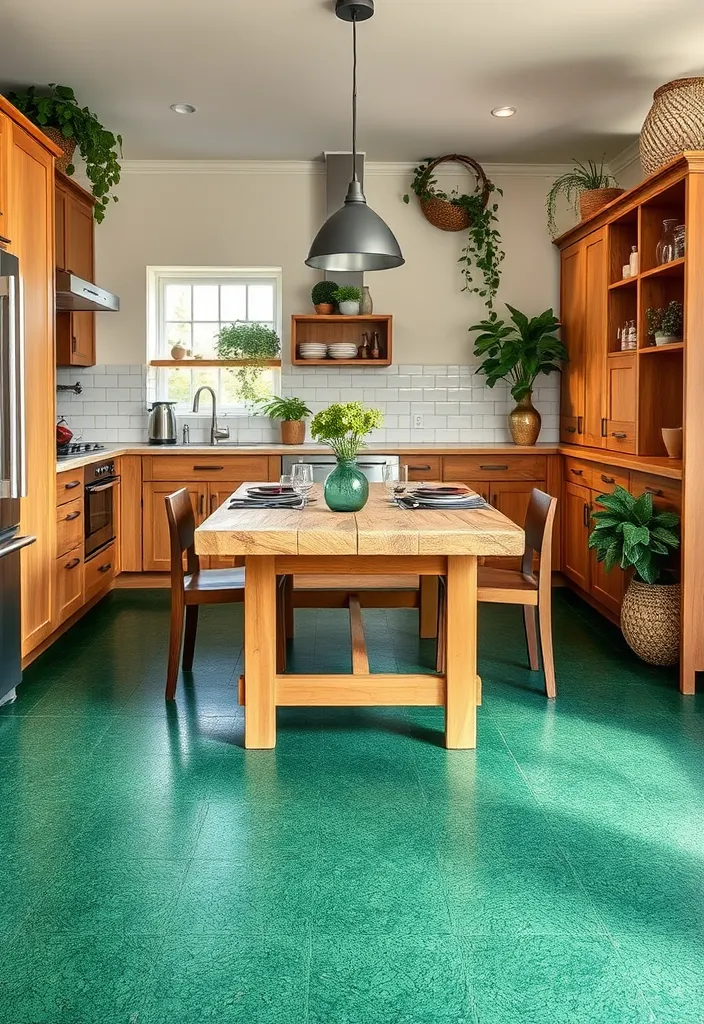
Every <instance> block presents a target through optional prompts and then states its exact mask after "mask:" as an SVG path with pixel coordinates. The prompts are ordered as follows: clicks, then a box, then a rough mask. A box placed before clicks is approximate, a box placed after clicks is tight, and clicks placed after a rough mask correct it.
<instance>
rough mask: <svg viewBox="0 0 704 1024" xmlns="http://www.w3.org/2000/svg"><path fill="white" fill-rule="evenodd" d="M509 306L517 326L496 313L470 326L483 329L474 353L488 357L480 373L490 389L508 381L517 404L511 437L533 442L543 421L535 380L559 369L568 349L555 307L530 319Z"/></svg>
mask: <svg viewBox="0 0 704 1024" xmlns="http://www.w3.org/2000/svg"><path fill="white" fill-rule="evenodd" d="M506 309H508V311H509V312H510V314H511V320H512V321H513V326H511V324H507V323H506V322H505V321H504V320H499V318H498V316H497V314H496V313H495V312H493V313H491V315H490V316H489V319H488V320H482V321H481V322H480V323H478V324H474V326H473V327H470V328H469V329H470V331H481V334H479V336H478V337H477V338H476V339H475V342H474V355H475V356H483V357H484V361H483V362H482V363H481V364H480V365H479V366H478V367H477V373H483V374H484V376H485V377H486V383H487V386H488V387H490V388H493V387H494V385H495V384H496V383H497V382H498V381H500V380H505V381H507V382H508V384H509V385H510V388H511V395H512V396H513V398H515V400H516V403H517V404H516V407H515V408H514V409H512V410H511V412H510V413H509V417H508V423H509V429H510V430H511V437H512V438H513V440H514V442H515V444H520V445H532V444H535V442H536V441H537V440H538V435H539V434H540V424H541V420H540V413H539V412H538V410H537V409H536V408H535V407H534V406H533V402H532V396H533V385H534V383H535V379H536V377H537V376H538V374H540V373H552V372H553V371H555V370H559V369H560V367H559V366H558V363H559V362H561V361H562V362H564V361H566V360H567V351H566V349H565V346H564V345H563V344H562V342H561V341H560V339H559V338H558V337H557V335H556V333H555V332H556V331H558V330H559V328H560V321H559V320H558V319H557V317H556V316H555V314H554V313H553V311H552V309H546V310H545V311H544V312H543V313H541V314H540V316H534V317H532V318H531V319H530V320H529V319H528V317H527V316H526V315H525V313H521V312H519V310H517V309H514V307H513V306H509V304H508V303H506Z"/></svg>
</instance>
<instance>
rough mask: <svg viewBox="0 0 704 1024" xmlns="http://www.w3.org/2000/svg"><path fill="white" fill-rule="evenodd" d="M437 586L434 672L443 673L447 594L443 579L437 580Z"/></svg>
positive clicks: (445, 648) (445, 651)
mask: <svg viewBox="0 0 704 1024" xmlns="http://www.w3.org/2000/svg"><path fill="white" fill-rule="evenodd" d="M438 584H439V586H438V631H437V637H438V638H437V649H436V651H437V653H436V655H435V671H436V672H444V671H445V668H446V664H447V660H446V659H447V593H446V590H445V581H444V579H439V580H438Z"/></svg>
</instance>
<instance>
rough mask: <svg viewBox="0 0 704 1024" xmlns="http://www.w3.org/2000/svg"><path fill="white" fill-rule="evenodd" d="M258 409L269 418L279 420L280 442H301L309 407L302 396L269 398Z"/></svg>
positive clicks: (304, 434) (304, 437)
mask: <svg viewBox="0 0 704 1024" xmlns="http://www.w3.org/2000/svg"><path fill="white" fill-rule="evenodd" d="M258 411H259V412H260V413H262V414H263V415H264V416H268V417H269V419H272V420H281V443H282V444H303V442H304V441H305V439H306V416H310V409H309V408H308V406H307V405H306V403H305V402H304V401H303V399H302V398H293V397H291V398H278V397H277V398H271V399H269V400H268V401H266V402H265V403H264V404H263V405H262V406H261V407H260V409H259V410H258Z"/></svg>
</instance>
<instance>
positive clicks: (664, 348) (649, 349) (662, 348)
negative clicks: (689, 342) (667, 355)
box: [638, 341, 684, 356]
mask: <svg viewBox="0 0 704 1024" xmlns="http://www.w3.org/2000/svg"><path fill="white" fill-rule="evenodd" d="M683 350H684V342H683V341H677V342H673V343H672V344H671V345H646V346H645V348H640V349H638V351H639V352H640V354H641V355H643V356H644V355H650V354H651V353H653V352H682V351H683Z"/></svg>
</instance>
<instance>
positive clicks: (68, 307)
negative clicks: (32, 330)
mask: <svg viewBox="0 0 704 1024" xmlns="http://www.w3.org/2000/svg"><path fill="white" fill-rule="evenodd" d="M56 308H57V310H59V311H60V312H69V313H82V312H86V313H104V312H105V313H116V312H118V310H119V309H120V300H119V299H118V297H117V295H113V294H112V292H106V291H105V289H104V288H99V287H98V286H97V284H91V282H90V281H84V280H83V279H82V278H80V277H76V275H75V274H71V273H69V271H68V270H57V271H56Z"/></svg>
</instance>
